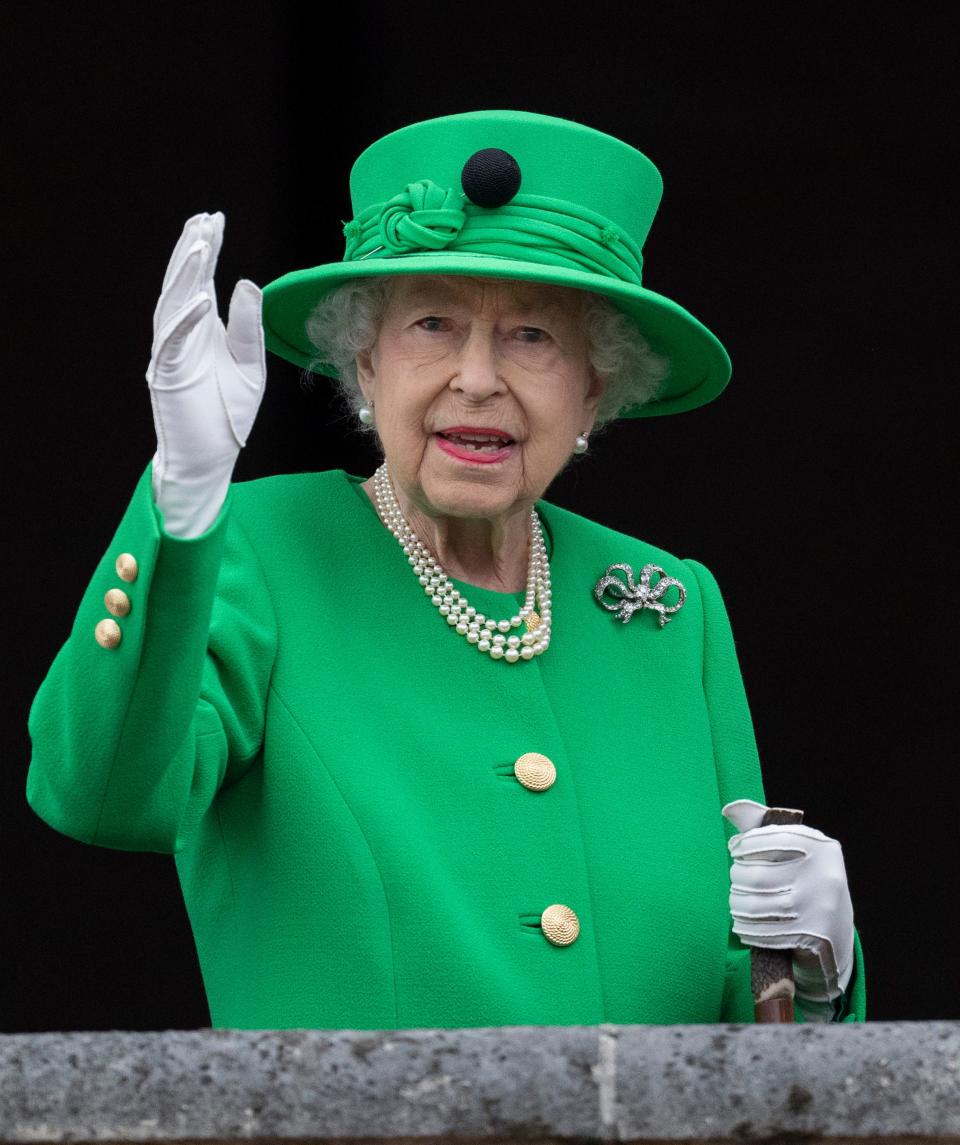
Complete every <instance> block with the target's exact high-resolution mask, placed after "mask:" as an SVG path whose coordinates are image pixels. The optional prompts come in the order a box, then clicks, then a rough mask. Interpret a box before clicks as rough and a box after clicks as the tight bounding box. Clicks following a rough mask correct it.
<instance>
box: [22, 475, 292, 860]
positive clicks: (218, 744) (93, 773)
mask: <svg viewBox="0 0 960 1145" xmlns="http://www.w3.org/2000/svg"><path fill="white" fill-rule="evenodd" d="M151 478H152V465H148V466H147V467H146V469H145V470H144V472H143V474H142V476H141V478H140V480H139V482H138V484H137V486H136V489H135V491H134V494H133V497H132V498H131V500H130V503H129V505H128V507H127V509H126V511H125V513H124V516H123V518H122V520H121V522H120V525H119V527H118V528H117V530H116V533H115V534H114V536H113V539H112V541H111V542H110V545H109V547H108V548H107V551H106V552H105V553H104V555H103V557H102V558H101V560H100V563H99V564H98V565H97V568H96V571H95V572H94V574H93V577H92V579H91V581H90V583H89V585H88V587H87V589H86V591H85V593H84V595H83V598H82V600H81V602H80V607H79V609H78V611H77V614H76V619H75V621H74V624H73V627H72V629H71V632H70V635H69V637H68V638H67V640H66V642H65V643H64V644H63V646H62V647H61V648H60V651H59V652H58V653H57V655H56V658H55V659H54V661H53V663H52V665H51V667H50V669H49V671H48V672H47V675H46V677H45V678H44V680H43V682H42V683H41V685H40V688H39V690H38V691H37V694H36V696H35V697H34V700H33V704H32V705H31V708H30V714H29V719H28V727H29V733H30V740H31V745H32V755H31V760H30V766H29V769H28V772H27V781H26V796H27V802H28V803H29V805H30V806H31V807H32V808H33V810H34V811H35V812H36V813H37V814H38V815H39V816H40V818H41V819H43V820H44V821H45V822H46V823H48V824H49V825H50V826H51V827H54V828H55V829H56V830H57V831H60V832H61V833H63V834H65V835H69V836H70V837H71V838H74V839H78V840H79V841H81V842H84V843H92V844H95V845H98V846H101V847H112V848H116V849H120V850H130V851H156V852H161V853H166V854H171V853H176V852H178V851H180V850H182V849H183V847H184V846H185V845H186V843H187V841H188V840H189V839H190V837H191V834H192V832H193V830H194V829H195V827H196V825H197V824H198V823H199V821H200V819H201V817H202V816H203V815H204V813H205V812H206V811H207V809H208V808H209V806H210V805H211V803H212V801H213V798H214V796H215V795H216V793H217V791H218V790H219V789H220V787H221V786H222V785H223V784H225V783H228V782H233V781H235V780H236V779H237V778H239V777H240V775H242V774H243V773H244V771H245V770H246V769H247V768H248V767H250V766H251V765H252V764H253V763H254V762H255V761H256V759H257V757H258V754H259V751H260V748H261V744H262V740H263V724H264V708H265V700H266V692H267V687H268V683H269V679H270V673H271V669H272V665H273V661H274V656H275V650H276V635H277V634H276V620H275V616H274V613H273V610H272V606H271V602H270V598H269V595H268V593H267V591H266V588H265V585H264V584H263V580H262V574H261V572H260V565H259V562H258V560H257V557H256V553H255V552H254V550H253V549H252V547H251V546H250V544H249V542H248V541H247V539H246V537H245V535H244V532H243V529H242V527H241V525H240V523H239V521H238V520H237V514H236V512H235V511H234V500H235V490H234V486H233V485H231V486H230V488H229V491H228V494H227V498H226V501H225V503H224V505H223V507H222V508H221V511H220V514H219V516H218V517H217V519H216V521H214V523H213V524H212V525H211V526H210V528H209V529H208V530H207V531H206V532H205V533H202V534H201V535H200V536H199V537H194V538H189V539H187V538H180V537H175V536H172V535H170V534H169V533H167V532H166V531H165V529H164V527H163V514H162V512H161V511H160V509H159V507H158V506H157V505H156V504H155V502H154V500H153V491H152V486H151ZM121 553H130V554H132V555H133V556H134V558H135V559H136V561H137V564H138V573H137V575H136V578H135V579H134V580H133V581H131V582H125V581H123V580H121V579H120V577H119V574H118V572H117V567H116V560H117V557H118V556H119V555H120V554H121ZM111 588H120V589H123V591H124V592H126V593H127V595H128V596H129V598H130V604H131V607H130V611H129V613H128V614H127V615H126V616H124V617H122V618H117V623H118V624H119V626H120V630H121V640H120V643H119V644H118V645H117V646H116V647H115V648H109V649H108V648H104V647H102V646H101V645H100V644H99V643H98V642H97V640H96V639H95V637H94V629H95V628H96V625H97V624H98V623H99V622H100V621H101V620H103V619H105V618H107V617H108V612H107V610H106V608H105V606H104V594H105V593H106V592H107V591H108V590H109V589H111Z"/></svg>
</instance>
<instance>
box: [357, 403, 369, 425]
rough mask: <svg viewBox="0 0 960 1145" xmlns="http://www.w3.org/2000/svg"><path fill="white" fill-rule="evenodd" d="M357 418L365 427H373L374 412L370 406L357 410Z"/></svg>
mask: <svg viewBox="0 0 960 1145" xmlns="http://www.w3.org/2000/svg"><path fill="white" fill-rule="evenodd" d="M357 417H358V418H359V419H360V421H361V422H362V423H363V424H364V425H373V410H372V409H371V408H370V407H369V406H361V407H360V408H359V409H358V410H357Z"/></svg>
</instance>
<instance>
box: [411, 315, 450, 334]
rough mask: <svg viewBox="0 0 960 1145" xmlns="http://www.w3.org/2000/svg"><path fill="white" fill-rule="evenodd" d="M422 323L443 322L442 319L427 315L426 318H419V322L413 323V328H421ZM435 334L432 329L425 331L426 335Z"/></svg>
mask: <svg viewBox="0 0 960 1145" xmlns="http://www.w3.org/2000/svg"><path fill="white" fill-rule="evenodd" d="M424 322H443V319H442V318H438V317H437V316H436V314H428V315H427V317H426V318H421V319H419V321H417V322H415V323H414V325H415V326H421V327H423V323H424ZM424 329H427V328H426V327H424ZM435 332H436V331H435V330H433V329H427V333H428V334H433V333H435Z"/></svg>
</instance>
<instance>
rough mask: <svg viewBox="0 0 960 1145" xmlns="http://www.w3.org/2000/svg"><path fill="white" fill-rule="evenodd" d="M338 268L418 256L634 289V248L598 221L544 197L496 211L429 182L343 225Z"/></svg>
mask: <svg viewBox="0 0 960 1145" xmlns="http://www.w3.org/2000/svg"><path fill="white" fill-rule="evenodd" d="M343 233H344V235H345V236H346V239H347V245H346V249H345V251H344V255H343V261H344V262H359V261H361V260H362V259H365V258H369V257H370V256H371V255H374V254H377V253H379V254H380V257H381V258H395V257H397V256H402V255H406V254H411V253H414V252H417V251H424V250H450V251H458V252H462V253H467V254H486V255H494V256H496V257H499V258H508V259H515V260H520V261H523V262H537V263H543V264H546V265H549V266H562V267H567V268H570V269H574V270H588V271H590V272H591V273H593V274H598V275H602V276H603V277H605V278H616V279H620V280H621V281H622V282H630V283H633V284H634V285H635V286H639V285H640V275H641V271H642V268H643V255H642V253H641V250H640V247H639V246H638V245H637V244H636V243H635V242H634V241H633V239H632V238H630V236H629V235H625V234H624V233H623V232H622V231H621V230H620V228H618V227H615V226H614V225H613V224H612V223H611V222H610V220H609V219H606V218H604V217H603V215H599V214H597V212H596V211H591V210H590V209H589V208H587V207H583V206H581V205H580V204H579V203H571V202H569V201H567V200H565V199H554V198H551V197H549V196H547V195H514V196H513V198H512V199H511V200H510V202H509V203H507V204H505V205H504V206H502V207H478V206H477V205H476V204H475V203H472V202H471V201H470V200H469V199H468V198H467V196H466V194H465V193H464V192H462V191H460V192H458V191H454V190H453V189H451V188H445V187H441V186H439V185H438V184H436V183H433V182H431V180H429V179H422V180H420V181H419V182H417V183H408V184H407V186H406V188H405V190H403V191H401V192H400V193H399V194H397V195H394V196H393V198H392V199H388V200H387V201H386V202H385V203H373V204H371V205H370V206H369V207H367V208H366V209H365V210H363V211H361V212H360V214H359V215H357V216H356V218H353V219H351V220H350V221H349V222H347V223H344V225H343Z"/></svg>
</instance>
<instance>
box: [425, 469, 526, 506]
mask: <svg viewBox="0 0 960 1145" xmlns="http://www.w3.org/2000/svg"><path fill="white" fill-rule="evenodd" d="M422 489H423V492H424V494H425V495H426V498H427V500H428V501H429V503H430V504H431V505H432V506H433V508H434V509H436V510H437V511H439V512H441V513H444V514H446V515H447V516H450V517H499V516H501V515H502V514H504V513H507V512H509V511H510V510H511V509H512V508H513V507H514V506H515V505H516V503H517V500H518V495H519V491H518V489H517V487H516V486H515V485H514V484H513V483H512V482H507V481H506V480H503V479H499V480H498V479H496V478H494V477H493V475H492V474H488V473H480V474H477V475H473V474H467V473H464V474H462V475H459V476H458V477H457V478H456V479H455V480H453V479H450V478H446V479H440V478H434V479H433V480H429V479H428V480H427V481H425V482H424V483H423V485H422Z"/></svg>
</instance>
